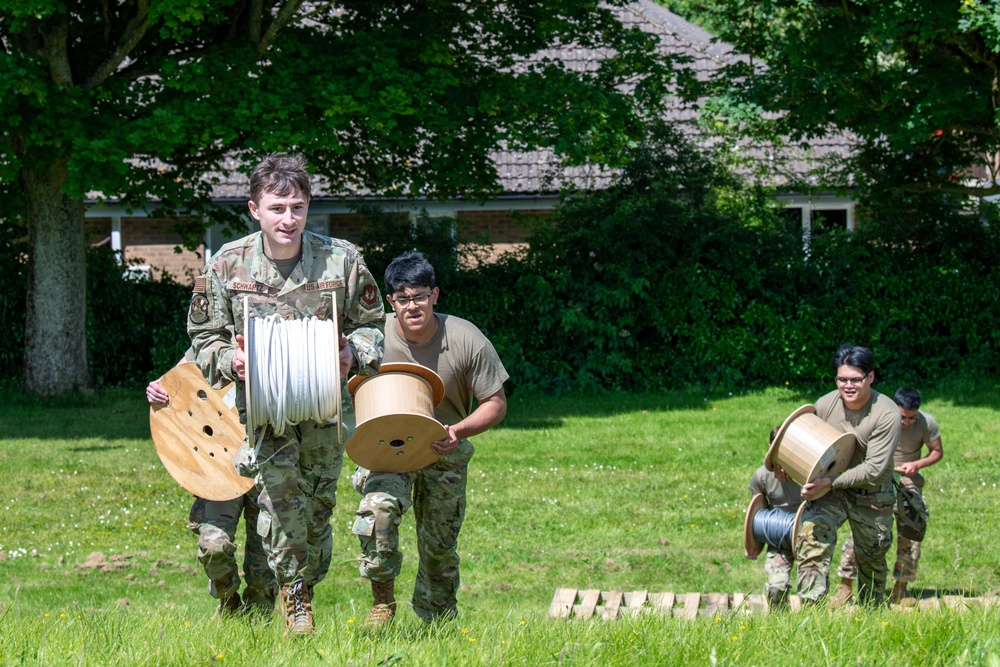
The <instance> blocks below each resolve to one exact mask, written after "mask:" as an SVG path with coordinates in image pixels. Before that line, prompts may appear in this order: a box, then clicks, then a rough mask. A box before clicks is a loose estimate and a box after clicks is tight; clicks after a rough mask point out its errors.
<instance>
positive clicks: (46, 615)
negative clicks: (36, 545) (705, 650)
mask: <svg viewBox="0 0 1000 667" xmlns="http://www.w3.org/2000/svg"><path fill="white" fill-rule="evenodd" d="M48 617H49V615H48V614H45V616H44V617H43V618H48ZM522 623H523V621H522Z"/></svg>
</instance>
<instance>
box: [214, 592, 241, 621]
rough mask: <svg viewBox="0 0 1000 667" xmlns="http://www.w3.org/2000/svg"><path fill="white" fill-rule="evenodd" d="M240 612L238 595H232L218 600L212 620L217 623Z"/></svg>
mask: <svg viewBox="0 0 1000 667" xmlns="http://www.w3.org/2000/svg"><path fill="white" fill-rule="evenodd" d="M241 610H242V607H241V603H240V594H239V593H233V594H232V595H230V596H229V597H227V598H224V599H221V600H219V606H218V607H216V608H215V613H214V614H212V620H213V621H218V620H221V619H223V618H232V617H233V616H236V615H237V614H239V613H240V611H241Z"/></svg>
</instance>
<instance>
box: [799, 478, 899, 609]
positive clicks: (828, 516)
mask: <svg viewBox="0 0 1000 667" xmlns="http://www.w3.org/2000/svg"><path fill="white" fill-rule="evenodd" d="M894 505H895V494H894V493H893V492H892V489H891V488H890V489H889V490H887V491H886V490H882V491H878V492H871V493H867V494H866V493H860V492H858V491H855V490H853V489H833V490H832V491H830V492H829V493H827V494H826V495H825V496H823V497H822V498H819V499H818V500H813V501H810V502H809V504H808V505H807V506H806V509H805V511H804V512H803V513H802V525H801V528H800V529H799V532H798V534H797V535H796V536H795V544H796V549H795V555H796V560H797V563H796V567H797V587H798V593H799V595H800V596H801V597H802V598H803V601H804V602H806V603H809V602H816V601H817V600H819V599H820V598H821V597H823V595H825V594H826V591H827V587H828V585H829V581H828V579H829V573H830V563H831V561H832V559H833V554H834V551H835V549H836V546H837V529H838V528H839V527H840V526H841V525H843V523H844V522H845V521H849V522H850V524H851V532H852V533H853V535H854V536H855V538H856V539H855V554H856V556H857V563H858V574H859V576H858V602H860V603H861V604H882V603H883V601H884V600H885V580H886V576H887V574H888V568H887V567H886V563H885V554H886V552H887V551H888V550H889V547H890V545H891V544H892V508H893V507H894Z"/></svg>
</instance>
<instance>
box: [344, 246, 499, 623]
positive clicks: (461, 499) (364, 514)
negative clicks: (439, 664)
mask: <svg viewBox="0 0 1000 667" xmlns="http://www.w3.org/2000/svg"><path fill="white" fill-rule="evenodd" d="M439 292H440V291H439V289H438V287H437V286H436V280H435V273H434V267H433V266H432V265H431V264H430V262H428V261H427V260H426V259H425V258H424V256H423V255H422V254H420V253H418V252H410V253H405V254H403V255H400V256H399V257H397V258H396V259H394V260H393V261H392V262H391V263H390V264H389V266H388V267H387V268H386V270H385V294H386V298H387V299H388V300H389V302H390V303H391V304H392V309H393V313H392V314H391V315H390V316H389V317H387V319H386V323H385V359H384V363H385V364H387V365H388V364H391V363H411V364H419V365H420V366H424V367H425V368H429V369H431V370H432V371H434V372H435V373H437V374H438V375H439V376H440V377H441V380H442V381H443V383H444V388H445V395H444V400H442V401H440V402H439V403H438V404H437V406H436V407H435V408H434V416H435V418H436V419H437V420H438V421H439V422H441V424H443V425H444V428H445V430H446V431H447V437H445V438H443V439H442V440H437V441H435V442H433V443H431V445H430V446H431V449H432V450H433V451H434V453H436V454H438V455H439V456H440V458H439V459H438V460H437V461H436V462H435V463H432V464H430V465H428V466H426V467H424V468H421V469H419V470H415V471H413V472H406V473H394V472H377V471H372V472H370V473H369V472H368V471H367V470H365V469H364V468H359V469H358V471H357V472H356V473H355V478H354V484H355V488H356V489H357V490H358V491H360V492H361V493H362V494H364V496H365V497H364V499H363V500H362V501H361V503H360V505H359V507H358V511H357V520H356V521H355V523H354V528H353V532H354V533H355V534H356V535H358V537H359V538H360V542H361V567H360V572H361V575H362V576H363V577H365V578H366V579H368V580H370V581H371V588H372V597H373V603H372V609H371V611H370V612H369V614H368V617H367V619H366V620H365V626H366V627H368V628H372V629H379V628H382V627H386V626H388V625H389V624H390V623H391V622H392V620H393V617H394V616H395V615H396V597H395V580H396V577H397V576H398V575H399V572H400V567H401V565H402V560H403V555H402V553H401V552H400V551H399V524H400V522H401V521H402V518H403V515H404V514H405V513H406V512H407V511H409V510H410V508H411V507H412V509H413V514H414V517H415V522H416V528H417V551H418V554H419V566H418V570H417V580H416V583H415V585H414V590H413V598H412V599H413V611H414V612H415V613H416V614H417V616H419V617H420V618H421V619H422V620H423V621H425V622H428V623H430V622H432V621H435V620H438V619H441V620H447V619H450V618H454V617H455V616H456V615H457V614H458V602H457V599H456V593H457V592H458V588H459V560H460V559H459V556H458V535H459V531H460V530H461V528H462V523H463V521H464V520H465V502H466V499H465V489H466V481H467V478H468V468H469V460H470V459H471V458H472V454H473V451H474V448H473V446H472V443H471V442H470V441H469V438H470V437H472V436H474V435H478V434H479V433H482V432H484V431H486V430H488V429H490V428H492V427H494V426H496V425H497V424H499V423H500V422H501V421H502V420H503V418H504V415H506V414H507V397H506V395H505V393H504V389H503V383H504V382H506V381H507V377H508V376H507V371H506V370H505V369H504V367H503V363H502V362H501V361H500V357H499V355H497V352H496V350H495V349H494V347H493V344H492V343H490V341H489V340H488V339H487V338H486V336H484V335H483V333H482V332H481V331H480V330H479V329H478V328H477V327H476V326H475V325H474V324H472V323H471V322H468V321H466V320H463V319H461V318H458V317H455V316H452V315H445V314H443V313H435V312H434V305H435V304H436V303H437V300H438V294H439Z"/></svg>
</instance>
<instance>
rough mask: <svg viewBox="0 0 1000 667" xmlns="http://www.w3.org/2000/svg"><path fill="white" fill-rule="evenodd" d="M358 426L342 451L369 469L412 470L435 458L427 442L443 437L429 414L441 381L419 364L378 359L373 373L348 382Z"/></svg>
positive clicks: (438, 398) (445, 433)
mask: <svg viewBox="0 0 1000 667" xmlns="http://www.w3.org/2000/svg"><path fill="white" fill-rule="evenodd" d="M347 390H348V391H349V392H350V394H351V396H352V397H353V398H354V411H355V414H356V415H357V427H356V428H355V430H354V435H353V436H352V437H351V438H350V439H348V441H347V455H348V456H350V457H351V460H352V461H354V462H355V463H357V464H358V465H360V466H363V467H365V468H368V469H369V470H371V471H373V472H411V471H413V470H419V469H420V468H424V467H426V466H428V465H430V464H431V463H434V462H435V461H437V460H438V458H439V455H438V454H435V453H434V451H433V450H432V449H431V447H430V446H431V443H433V442H436V441H437V440H442V439H444V438H446V437H448V431H447V430H446V429H445V428H444V426H442V425H441V423H440V422H438V421H437V420H436V419H434V406H436V405H437V404H438V403H440V402H441V400H442V399H443V398H444V382H442V381H441V378H440V377H439V376H438V374H437V373H435V372H434V371H432V370H431V369H429V368H426V367H424V366H420V365H419V364H408V363H393V364H382V368H381V369H380V371H379V373H378V374H377V375H367V376H365V375H356V376H354V377H353V378H351V380H350V381H349V382H348V383H347Z"/></svg>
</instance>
